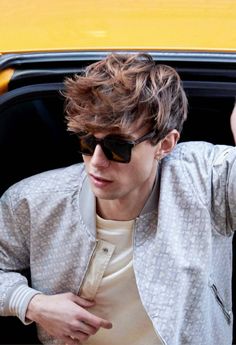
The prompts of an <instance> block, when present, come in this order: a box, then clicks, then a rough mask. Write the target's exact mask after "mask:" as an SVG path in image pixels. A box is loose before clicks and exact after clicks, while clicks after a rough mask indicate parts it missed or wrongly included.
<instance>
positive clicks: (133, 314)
mask: <svg viewBox="0 0 236 345" xmlns="http://www.w3.org/2000/svg"><path fill="white" fill-rule="evenodd" d="M133 226H134V221H133V220H131V221H111V220H104V219H102V218H100V217H99V216H97V246H96V249H95V251H94V253H93V257H92V259H91V262H90V265H89V268H88V271H87V274H86V276H85V279H84V282H83V284H82V287H81V290H80V296H82V297H84V298H88V299H94V300H95V301H96V304H95V306H93V307H92V308H89V309H88V310H89V311H90V312H92V313H94V314H95V315H97V316H100V317H102V318H105V319H107V320H109V321H111V322H112V324H113V328H112V329H110V330H106V329H102V328H101V329H100V330H99V331H98V332H97V333H96V334H95V335H93V336H91V337H90V338H89V339H88V340H87V341H86V342H84V343H83V344H86V345H121V344H126V345H160V344H163V343H162V341H161V339H160V337H159V336H158V335H157V333H156V332H155V330H154V328H153V325H152V322H151V320H150V319H149V317H148V316H147V313H146V311H145V309H144V307H143V305H142V303H141V300H140V297H139V293H138V289H137V286H136V281H135V276H134V270H133V264H132V257H133V246H132V238H133Z"/></svg>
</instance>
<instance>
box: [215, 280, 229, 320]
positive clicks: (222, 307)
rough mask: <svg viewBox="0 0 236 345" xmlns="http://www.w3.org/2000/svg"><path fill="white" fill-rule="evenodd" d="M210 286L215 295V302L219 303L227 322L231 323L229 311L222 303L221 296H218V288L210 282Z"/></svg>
mask: <svg viewBox="0 0 236 345" xmlns="http://www.w3.org/2000/svg"><path fill="white" fill-rule="evenodd" d="M210 287H211V289H212V291H213V293H214V295H215V298H216V301H217V303H218V304H219V306H220V307H221V309H222V311H223V313H224V316H225V318H226V321H227V323H228V324H230V323H231V316H232V313H231V311H230V310H228V309H226V307H225V304H224V302H223V300H222V298H221V297H220V294H219V292H218V289H217V287H216V285H215V284H211V286H210Z"/></svg>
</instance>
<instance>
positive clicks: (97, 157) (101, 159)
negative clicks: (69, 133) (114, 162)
mask: <svg viewBox="0 0 236 345" xmlns="http://www.w3.org/2000/svg"><path fill="white" fill-rule="evenodd" d="M90 162H91V164H92V165H94V166H99V167H104V168H106V167H108V166H109V164H110V161H109V159H108V158H107V157H106V155H105V153H104V152H103V149H102V147H101V145H99V144H97V145H96V147H95V150H94V153H93V155H92V157H91V161H90Z"/></svg>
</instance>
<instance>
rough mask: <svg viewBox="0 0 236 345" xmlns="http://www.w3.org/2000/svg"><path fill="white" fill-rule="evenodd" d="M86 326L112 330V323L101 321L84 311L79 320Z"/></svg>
mask: <svg viewBox="0 0 236 345" xmlns="http://www.w3.org/2000/svg"><path fill="white" fill-rule="evenodd" d="M81 320H82V321H83V322H85V323H86V324H88V325H90V326H92V327H95V328H96V329H99V328H100V327H102V328H106V329H110V328H112V323H111V322H110V321H108V320H105V319H102V318H100V317H98V316H96V315H94V314H92V313H89V312H88V311H87V310H84V314H83V316H82V319H81Z"/></svg>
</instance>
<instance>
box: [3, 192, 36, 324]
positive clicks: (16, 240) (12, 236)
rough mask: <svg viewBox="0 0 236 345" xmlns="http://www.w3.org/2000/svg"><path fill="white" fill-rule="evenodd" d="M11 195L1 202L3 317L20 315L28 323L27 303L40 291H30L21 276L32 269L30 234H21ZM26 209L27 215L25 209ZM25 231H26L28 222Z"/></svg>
mask: <svg viewBox="0 0 236 345" xmlns="http://www.w3.org/2000/svg"><path fill="white" fill-rule="evenodd" d="M9 194H10V192H9V191H8V192H6V193H5V194H4V195H3V196H2V197H1V199H0V315H2V316H9V315H14V316H18V317H19V318H20V319H21V321H22V322H23V323H25V324H27V323H29V322H27V320H25V313H26V310H27V306H28V303H29V301H30V300H31V298H32V297H33V296H34V295H35V294H37V293H39V292H38V291H36V290H34V289H31V288H30V287H29V286H28V281H27V279H26V278H25V277H24V276H23V275H22V274H20V273H19V272H20V271H22V270H24V269H26V268H27V267H28V266H29V245H28V240H27V234H26V233H27V232H26V231H25V232H23V231H22V229H23V226H22V224H21V223H20V222H19V221H18V219H17V216H16V215H15V214H14V212H13V209H12V205H11V199H10V195H9ZM24 210H25V211H24V212H26V208H24ZM22 211H23V209H22ZM22 219H24V217H23V218H22ZM24 228H25V229H27V222H26V223H25V224H24Z"/></svg>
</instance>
